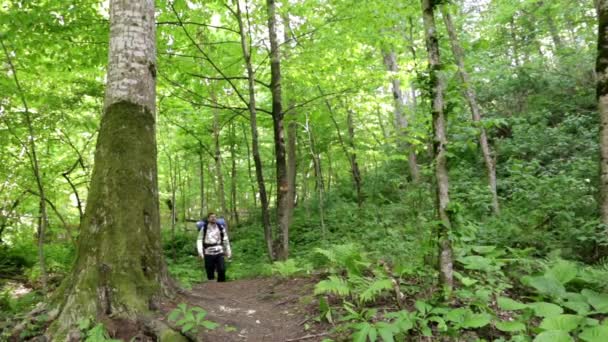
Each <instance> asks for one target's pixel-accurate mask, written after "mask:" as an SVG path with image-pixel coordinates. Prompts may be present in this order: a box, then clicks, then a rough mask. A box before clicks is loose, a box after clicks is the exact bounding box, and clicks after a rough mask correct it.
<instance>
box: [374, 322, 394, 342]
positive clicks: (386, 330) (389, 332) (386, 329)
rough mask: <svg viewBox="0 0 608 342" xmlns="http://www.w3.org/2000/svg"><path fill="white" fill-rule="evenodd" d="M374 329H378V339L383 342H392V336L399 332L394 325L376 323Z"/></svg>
mask: <svg viewBox="0 0 608 342" xmlns="http://www.w3.org/2000/svg"><path fill="white" fill-rule="evenodd" d="M376 328H377V329H378V335H380V338H382V341H384V342H394V341H395V339H394V336H395V335H396V334H397V333H398V332H399V328H398V327H397V326H396V325H394V324H389V323H386V322H378V323H376Z"/></svg>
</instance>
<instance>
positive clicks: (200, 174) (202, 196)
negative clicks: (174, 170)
mask: <svg viewBox="0 0 608 342" xmlns="http://www.w3.org/2000/svg"><path fill="white" fill-rule="evenodd" d="M203 152H204V151H203V147H202V145H201V146H199V149H198V179H199V186H200V187H199V190H200V193H199V195H200V199H199V200H200V206H201V207H200V211H199V217H200V218H203V217H205V164H204V161H203Z"/></svg>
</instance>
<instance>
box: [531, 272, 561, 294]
mask: <svg viewBox="0 0 608 342" xmlns="http://www.w3.org/2000/svg"><path fill="white" fill-rule="evenodd" d="M524 281H525V282H526V283H527V285H529V286H531V287H533V288H535V289H536V290H537V291H538V292H539V293H540V294H544V295H548V296H552V297H561V296H562V295H564V294H565V293H566V288H565V287H564V285H562V283H560V282H559V281H558V280H557V279H554V278H552V277H545V276H537V277H524Z"/></svg>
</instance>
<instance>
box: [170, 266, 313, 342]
mask: <svg viewBox="0 0 608 342" xmlns="http://www.w3.org/2000/svg"><path fill="white" fill-rule="evenodd" d="M313 286H314V282H313V281H312V280H311V279H290V280H277V279H271V278H262V279H246V280H236V281H228V282H225V283H217V282H213V281H211V282H205V283H202V284H200V285H196V286H194V287H193V288H192V291H191V292H188V293H187V294H185V295H184V296H183V298H181V302H186V303H188V304H189V305H196V306H200V307H202V308H204V309H205V310H207V312H208V315H207V319H208V320H211V321H213V322H216V323H219V324H220V325H219V326H218V327H217V328H216V329H215V330H211V331H201V332H199V339H200V340H202V341H205V342H225V341H226V342H232V341H235V342H236V341H251V342H264V341H267V342H275V341H277V342H279V341H290V340H292V341H295V340H298V341H306V342H309V341H321V340H322V339H323V338H324V336H315V335H318V334H319V333H322V331H321V332H320V331H315V330H316V329H322V328H321V327H319V326H317V325H316V324H312V323H313V321H312V320H310V319H309V317H311V315H312V313H309V312H307V310H308V311H309V310H310V307H311V305H310V302H311V301H312V289H313ZM307 307H308V309H307ZM305 326H310V327H311V328H310V329H308V330H305ZM302 337H307V338H302Z"/></svg>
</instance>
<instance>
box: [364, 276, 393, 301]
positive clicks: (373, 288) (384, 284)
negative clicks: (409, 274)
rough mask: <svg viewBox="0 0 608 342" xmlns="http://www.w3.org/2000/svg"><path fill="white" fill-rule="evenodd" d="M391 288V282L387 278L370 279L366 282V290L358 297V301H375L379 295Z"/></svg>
mask: <svg viewBox="0 0 608 342" xmlns="http://www.w3.org/2000/svg"><path fill="white" fill-rule="evenodd" d="M392 288H393V282H392V280H390V279H388V278H381V279H370V280H368V285H367V288H366V289H365V290H364V291H363V292H361V294H359V295H358V297H359V300H360V301H361V302H363V303H366V302H371V301H373V300H375V299H376V298H377V297H378V295H379V294H381V293H382V292H384V291H386V290H390V289H392Z"/></svg>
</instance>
